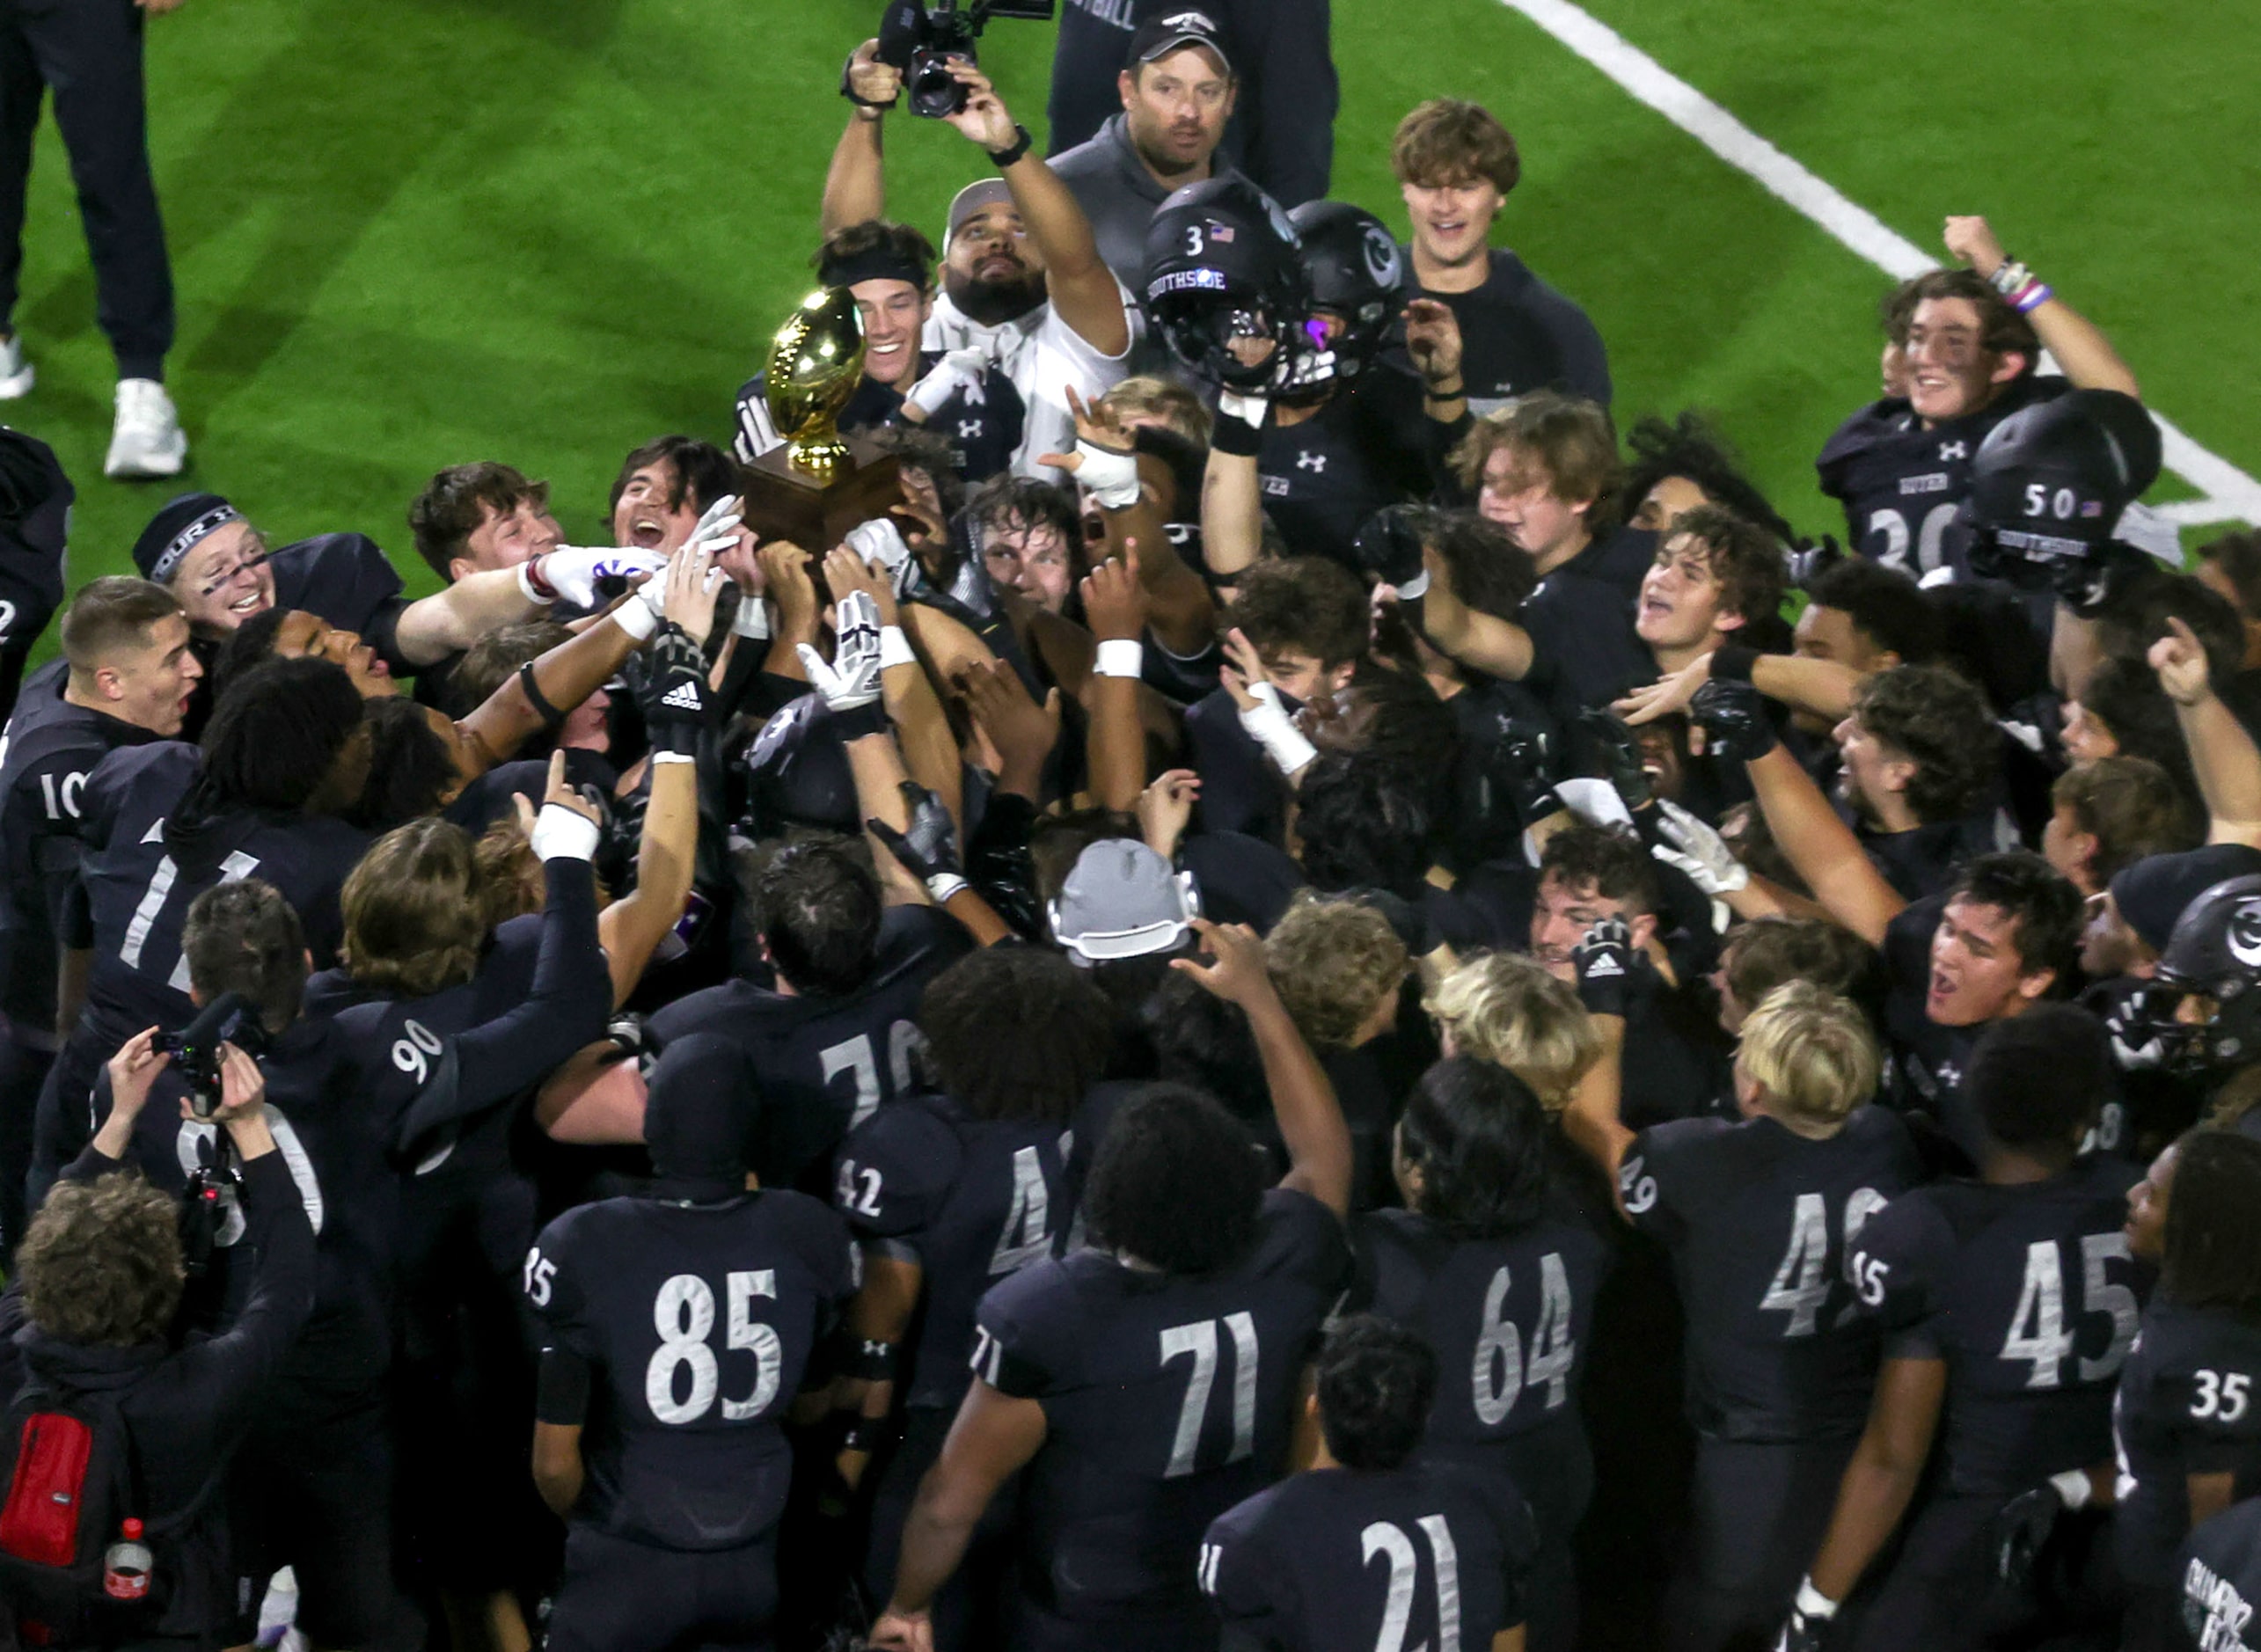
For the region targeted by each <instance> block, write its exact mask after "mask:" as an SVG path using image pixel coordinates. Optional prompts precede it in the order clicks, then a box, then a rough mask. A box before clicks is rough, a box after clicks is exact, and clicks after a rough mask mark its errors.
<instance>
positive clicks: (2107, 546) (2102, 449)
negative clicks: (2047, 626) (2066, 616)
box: [1964, 390, 2160, 616]
mask: <svg viewBox="0 0 2261 1652" xmlns="http://www.w3.org/2000/svg"><path fill="white" fill-rule="evenodd" d="M2159 462H2160V452H2159V430H2158V427H2157V426H2155V425H2154V424H2153V423H2152V422H2151V416H2150V414H2148V413H2145V412H2144V411H2143V406H2142V404H2141V403H2140V402H2138V401H2137V400H2136V399H2135V398H2133V397H2132V396H2123V395H2121V394H2120V393H2119V392H2118V391H2109V390H2082V391H2071V392H2070V393H2068V394H2067V395H2063V396H2059V397H2056V398H2052V399H2051V400H2048V401H2045V402H2039V403H2037V404H2035V405H2034V406H2031V407H2026V408H2023V409H2021V410H2019V411H2018V412H2016V413H2012V414H2011V415H2010V416H2009V418H2007V419H2005V420H2002V421H2001V423H2000V424H1999V425H1996V426H1995V427H1994V429H1993V431H1992V432H1990V433H1989V434H1988V435H1987V439H1986V441H1985V442H1982V443H1980V444H1979V451H1978V453H1977V455H1976V456H1975V457H1973V458H1972V461H1971V493H1970V498H1969V501H1967V502H1966V503H1965V507H1964V511H1965V519H1966V521H1967V523H1968V525H1969V528H1970V530H1971V545H1970V553H1969V554H1970V561H1971V567H1972V572H1974V573H1977V574H1981V575H1984V576H1985V577H1987V578H1989V579H2004V580H2008V581H2009V582H2010V583H2012V584H2015V585H2022V586H2025V587H2027V588H2033V589H2042V588H2049V589H2053V590H2055V591H2056V593H2057V594H2058V596H2061V597H2062V598H2064V600H2065V601H2066V603H2067V604H2069V605H2070V606H2071V607H2072V609H2073V610H2074V612H2075V613H2078V614H2082V615H2083V616H2093V615H2094V614H2096V613H2097V612H2100V611H2101V610H2103V608H2104V606H2105V605H2106V604H2107V603H2109V602H2110V600H2111V597H2112V596H2114V595H2116V594H2117V593H2118V592H2119V591H2121V590H2123V589H2125V588H2126V581H2127V579H2128V577H2129V576H2131V575H2132V574H2134V573H2135V572H2137V571H2138V570H2140V568H2142V567H2144V565H2145V562H2146V560H2147V559H2146V558H2145V556H2144V553H2143V552H2140V551H2137V550H2135V549H2133V547H2131V546H2127V545H2118V544H2116V543H2114V542H2113V540H2112V537H2111V536H2112V529H2113V527H2114V526H2115V524H2117V523H2118V521H2119V515H2120V512H2122V511H2123V510H2125V509H2126V508H2127V507H2128V506H2129V505H2130V504H2132V503H2133V501H2135V500H2136V498H2137V497H2138V496H2139V495H2140V494H2141V493H2142V492H2143V490H2144V489H2145V488H2147V487H2148V486H2151V484H2152V483H2153V482H2154V481H2155V480H2156V479H2157V478H2158V475H2159Z"/></svg>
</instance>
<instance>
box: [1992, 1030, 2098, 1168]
mask: <svg viewBox="0 0 2261 1652" xmlns="http://www.w3.org/2000/svg"><path fill="white" fill-rule="evenodd" d="M2115 1082H2116V1081H2115V1079H2114V1078H2113V1075H2112V1060H2111V1034H2108V1033H2107V1032H2105V1031H2104V1023H2103V1022H2102V1021H2100V1020H2097V1019H2096V1017H2095V1016H2093V1015H2091V1014H2089V1012H2087V1011H2086V1010H2084V1009H2082V1008H2080V1007H2079V1006H2078V1005H2071V1004H2037V1005H2034V1006H2033V1007H2032V1008H2031V1009H2030V1010H2028V1011H2026V1012H2025V1013H2024V1014H2023V1015H2013V1016H2011V1017H2009V1019H2008V1020H1999V1021H1996V1022H1994V1024H1993V1025H1992V1026H1990V1027H1987V1030H1986V1031H1985V1033H1983V1034H1980V1036H1979V1042H1978V1043H1977V1044H1976V1045H1975V1046H1973V1047H1972V1050H1971V1059H1970V1061H1969V1063H1968V1064H1966V1066H1965V1070H1964V1076H1963V1093H1964V1095H1965V1097H1967V1098H1968V1099H1969V1100H1970V1102H1971V1105H1972V1107H1973V1108H1974V1109H1975V1110H1976V1111H1977V1113H1978V1115H1979V1121H1980V1122H1982V1123H1984V1124H1985V1125H1986V1127H1987V1134H1988V1135H1989V1136H1991V1137H1994V1139H1995V1140H1996V1141H1998V1142H2000V1143H2001V1144H2002V1145H2003V1146H2005V1147H2014V1148H2017V1149H2020V1150H2022V1151H2028V1152H2033V1153H2037V1154H2039V1155H2042V1156H2044V1157H2045V1158H2049V1159H2059V1158H2061V1159H2071V1158H2072V1157H2073V1151H2074V1147H2075V1145H2076V1144H2077V1143H2078V1139H2079V1135H2080V1132H2081V1130H2082V1129H2083V1128H2084V1127H2085V1126H2086V1125H2088V1124H2089V1123H2090V1122H2092V1121H2093V1120H2094V1119H2095V1118H2096V1112H2097V1109H2098V1108H2100V1107H2102V1106H2103V1105H2104V1101H2105V1100H2106V1099H2107V1098H2108V1097H2109V1096H2110V1095H2111V1092H2112V1088H2113V1085H2114V1084H2115Z"/></svg>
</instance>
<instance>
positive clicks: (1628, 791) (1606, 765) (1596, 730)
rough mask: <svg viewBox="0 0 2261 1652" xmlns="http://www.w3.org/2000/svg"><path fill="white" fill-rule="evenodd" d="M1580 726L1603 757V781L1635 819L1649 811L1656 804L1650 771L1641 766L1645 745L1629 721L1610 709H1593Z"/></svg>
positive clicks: (1581, 716) (1580, 719)
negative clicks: (1628, 725) (1651, 790)
mask: <svg viewBox="0 0 2261 1652" xmlns="http://www.w3.org/2000/svg"><path fill="white" fill-rule="evenodd" d="M1578 726H1579V727H1581V728H1583V729H1584V730H1585V731H1586V734H1587V735H1588V737H1589V738H1591V740H1592V741H1593V743H1594V750H1595V751H1596V752H1597V753H1599V755H1600V757H1601V767H1602V772H1601V778H1603V779H1605V780H1607V781H1608V782H1609V783H1610V785H1611V786H1613V788H1615V790H1616V792H1617V794H1618V796H1620V797H1621V798H1623V799H1624V800H1625V807H1626V808H1628V809H1629V810H1631V811H1632V812H1633V813H1634V814H1635V815H1638V814H1639V813H1640V812H1641V811H1642V810H1643V809H1644V808H1648V807H1649V805H1650V801H1651V800H1652V793H1650V786H1649V771H1648V770H1647V768H1645V767H1644V766H1643V764H1642V762H1641V742H1639V741H1638V740H1636V739H1635V738H1634V735H1633V730H1632V729H1631V728H1629V727H1627V726H1626V722H1625V720H1624V719H1623V718H1622V717H1620V716H1619V715H1618V714H1617V713H1615V712H1613V711H1612V710H1610V709H1609V707H1607V706H1606V705H1589V706H1587V707H1586V708H1585V709H1584V711H1582V712H1580V713H1578Z"/></svg>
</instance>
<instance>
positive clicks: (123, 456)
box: [102, 378, 188, 479]
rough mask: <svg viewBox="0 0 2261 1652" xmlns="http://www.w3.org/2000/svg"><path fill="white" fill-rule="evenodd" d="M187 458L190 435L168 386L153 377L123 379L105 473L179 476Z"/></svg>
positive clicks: (103, 467)
mask: <svg viewBox="0 0 2261 1652" xmlns="http://www.w3.org/2000/svg"><path fill="white" fill-rule="evenodd" d="M187 462H188V438H187V436H185V435H181V434H180V415H179V414H178V413H175V412H174V411H173V409H172V397H170V396H168V395H166V394H165V386H164V385H162V384H158V383H157V380H155V379H153V378H121V379H120V380H119V381H118V422H117V423H116V425H115V426H113V428H112V429H111V432H110V457H108V458H106V459H105V460H103V461H102V473H103V474H104V475H105V476H114V477H118V478H121V479H133V478H135V477H144V476H178V475H179V474H180V467H181V466H182V465H183V464H187Z"/></svg>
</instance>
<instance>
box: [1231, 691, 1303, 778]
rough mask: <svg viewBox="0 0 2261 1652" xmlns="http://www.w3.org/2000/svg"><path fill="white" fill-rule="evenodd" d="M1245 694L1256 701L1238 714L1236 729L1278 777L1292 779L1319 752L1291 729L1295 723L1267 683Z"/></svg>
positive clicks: (1276, 693)
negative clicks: (1276, 767)
mask: <svg viewBox="0 0 2261 1652" xmlns="http://www.w3.org/2000/svg"><path fill="white" fill-rule="evenodd" d="M1248 692H1249V693H1251V694H1253V695H1255V697H1256V703H1255V705H1252V706H1250V707H1249V708H1248V710H1246V711H1244V712H1242V713H1240V727H1243V728H1245V729H1247V730H1248V737H1249V738H1250V739H1251V740H1254V741H1255V742H1256V743H1257V744H1258V745H1260V746H1262V748H1263V749H1264V755H1265V756H1266V757H1270V759H1271V760H1272V761H1273V762H1274V763H1276V764H1278V765H1279V771H1280V772H1281V773H1282V774H1284V775H1289V776H1293V775H1294V774H1296V773H1297V772H1298V771H1300V770H1301V769H1302V767H1303V766H1304V764H1307V763H1309V762H1310V761H1311V760H1312V759H1313V757H1317V756H1318V755H1319V748H1318V747H1316V746H1314V745H1313V744H1312V743H1311V742H1310V741H1309V740H1307V739H1306V738H1305V737H1304V733H1303V730H1301V729H1300V728H1298V727H1296V726H1295V720H1294V719H1292V718H1291V717H1290V716H1289V715H1288V714H1287V708H1286V707H1285V706H1284V705H1281V704H1280V691H1278V690H1277V689H1276V688H1274V687H1273V686H1272V685H1271V684H1270V683H1250V684H1249V685H1248Z"/></svg>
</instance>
